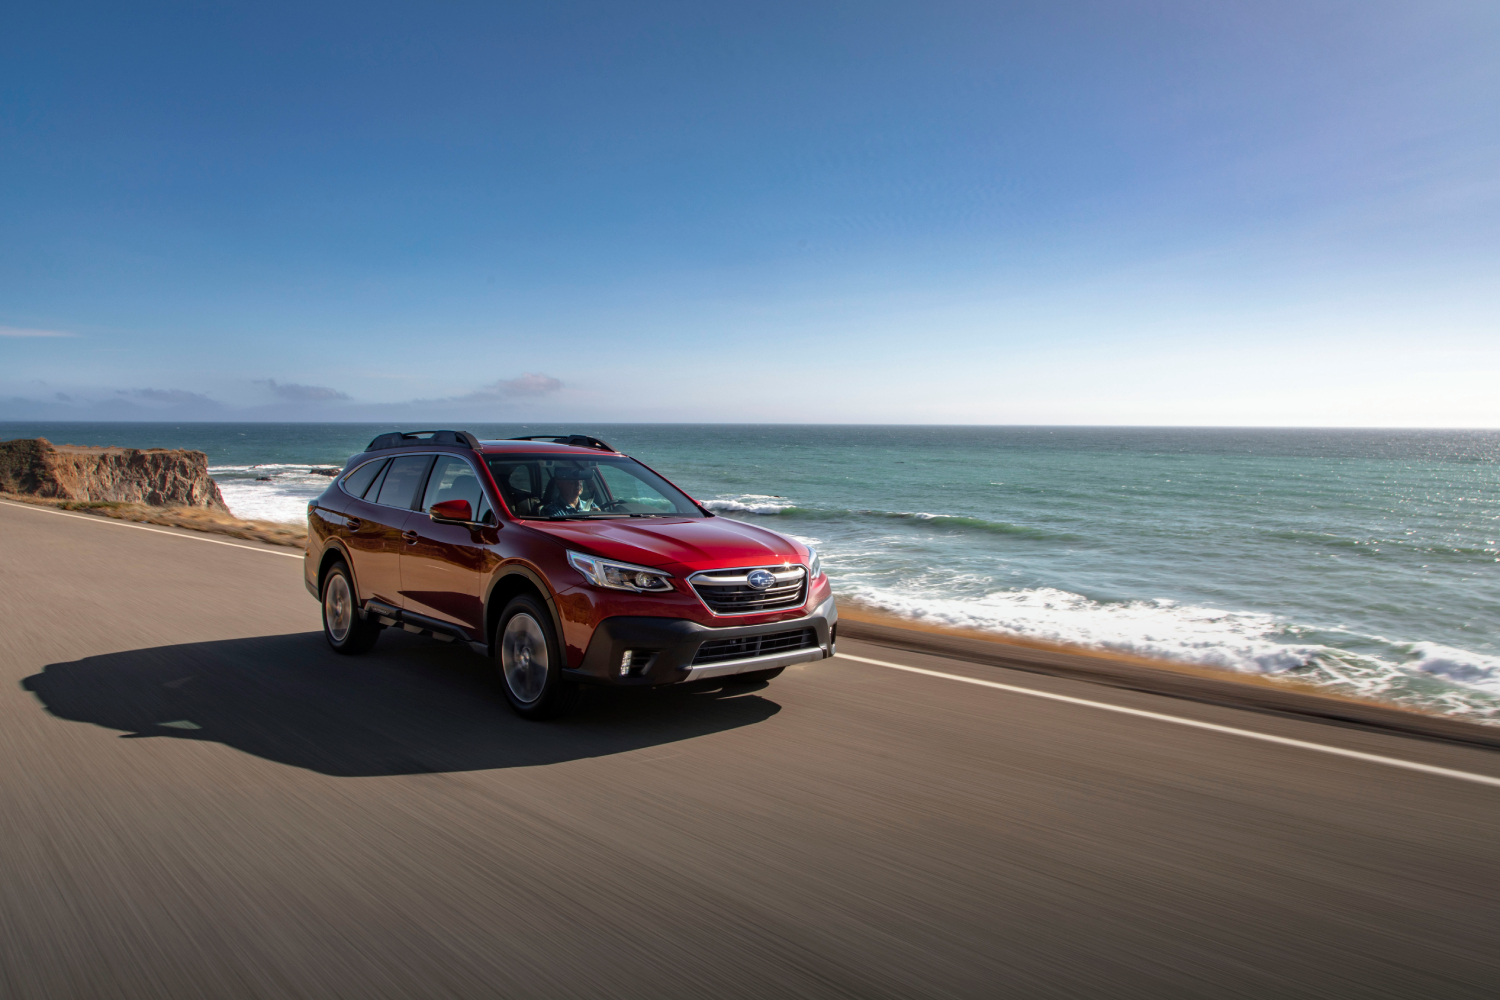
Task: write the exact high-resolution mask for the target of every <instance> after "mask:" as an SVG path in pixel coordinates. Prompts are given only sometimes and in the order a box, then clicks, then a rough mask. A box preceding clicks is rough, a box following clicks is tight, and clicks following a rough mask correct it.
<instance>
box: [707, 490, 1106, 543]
mask: <svg viewBox="0 0 1500 1000" xmlns="http://www.w3.org/2000/svg"><path fill="white" fill-rule="evenodd" d="M703 506H705V507H707V508H708V509H709V510H712V511H716V512H718V513H722V514H757V515H762V516H777V517H783V518H803V519H810V520H829V521H836V520H850V519H854V518H880V519H888V520H894V521H905V522H908V523H910V524H915V525H922V526H927V527H933V528H950V529H958V530H970V531H984V532H989V533H992V534H997V535H1013V536H1018V537H1023V538H1035V539H1045V540H1050V541H1080V540H1081V536H1079V535H1074V534H1071V533H1068V532H1061V531H1049V530H1047V529H1045V528H1035V527H1031V526H1028V525H1024V524H1011V523H1010V522H1008V521H991V520H988V519H986V518H982V517H970V516H968V515H965V514H932V513H928V512H926V511H904V510H857V509H843V508H827V507H803V506H800V505H798V504H797V503H795V502H793V501H792V500H790V499H788V498H786V497H771V496H755V495H753V494H745V495H741V496H739V497H735V498H733V499H730V498H722V497H721V498H719V499H715V500H704V501H703Z"/></svg>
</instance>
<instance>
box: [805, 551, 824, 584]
mask: <svg viewBox="0 0 1500 1000" xmlns="http://www.w3.org/2000/svg"><path fill="white" fill-rule="evenodd" d="M821 572H823V557H822V556H820V555H818V550H817V549H815V548H813V547H812V546H811V545H809V546H808V547H807V578H808V579H809V580H816V579H817V578H818V574H819V573H821Z"/></svg>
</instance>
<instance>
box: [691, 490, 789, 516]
mask: <svg viewBox="0 0 1500 1000" xmlns="http://www.w3.org/2000/svg"><path fill="white" fill-rule="evenodd" d="M785 499H786V498H785V497H772V496H757V495H755V494H744V495H741V496H740V497H738V498H737V499H733V500H727V499H720V500H704V501H703V506H705V507H707V508H708V509H709V510H712V511H717V512H720V513H724V514H781V513H785V512H786V511H789V510H792V509H794V507H795V505H794V504H791V503H778V502H777V501H780V500H785Z"/></svg>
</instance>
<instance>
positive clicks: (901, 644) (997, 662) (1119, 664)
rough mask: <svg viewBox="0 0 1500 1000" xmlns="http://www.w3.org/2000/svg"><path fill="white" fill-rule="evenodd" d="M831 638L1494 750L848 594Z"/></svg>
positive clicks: (1455, 724)
mask: <svg viewBox="0 0 1500 1000" xmlns="http://www.w3.org/2000/svg"><path fill="white" fill-rule="evenodd" d="M839 636H840V638H849V639H855V640H858V641H860V642H869V643H873V644H876V645H882V646H891V647H893V648H896V649H902V650H906V651H908V652H915V653H927V654H930V655H934V656H943V657H948V658H952V659H958V660H964V661H966V662H970V663H979V664H983V665H986V666H994V667H1001V668H1004V669H1008V670H1021V671H1025V672H1028V673H1040V674H1048V675H1051V676H1054V677H1067V678H1071V679H1074V680H1083V681H1088V682H1090V683H1094V684H1102V685H1105V686H1107V687H1117V688H1124V689H1127V690H1134V691H1142V692H1146V693H1150V694H1158V695H1166V696H1168V697H1173V698H1183V699H1186V700H1189V701H1199V702H1205V703H1209V704H1215V705H1225V706H1228V707H1232V708H1241V709H1248V710H1251V711H1258V712H1271V713H1275V714H1283V715H1295V716H1300V717H1303V718H1309V717H1311V718H1317V719H1321V720H1323V721H1326V722H1331V723H1336V724H1343V725H1354V726H1359V727H1361V728H1373V729H1379V730H1383V731H1386V732H1393V733H1400V734H1402V735H1406V736H1416V737H1420V738H1423V739H1434V740H1442V741H1446V742H1458V743H1464V744H1468V745H1472V746H1483V747H1487V748H1491V749H1500V726H1488V725H1485V724H1483V723H1479V722H1471V721H1469V720H1467V719H1462V718H1458V717H1455V716H1451V715H1439V714H1437V713H1433V712H1427V711H1423V710H1422V709H1420V708H1416V707H1410V706H1406V705H1400V704H1397V703H1394V702H1389V701H1378V700H1376V699H1373V698H1357V697H1354V696H1351V695H1347V694H1342V693H1339V692H1335V691H1329V690H1327V689H1325V688H1321V687H1318V686H1316V685H1313V684H1308V683H1306V682H1302V681H1298V680H1295V679H1290V678H1276V677H1269V676H1266V675H1264V674H1240V673H1235V672H1233V671H1229V670H1223V669H1220V668H1215V667H1206V666H1200V665H1197V664H1193V663H1187V662H1183V661H1177V660H1158V659H1152V658H1149V657H1144V656H1137V655H1134V654H1131V653H1118V652H1114V651H1112V650H1105V649H1096V648H1091V647H1086V646H1069V645H1064V644H1062V643H1048V642H1043V641H1039V640H1034V639H1023V638H1020V637H1013V636H1006V635H1000V634H997V633H990V632H983V631H980V630H978V629H964V628H956V627H952V626H944V625H931V624H928V623H925V622H920V621H913V620H911V619H908V618H902V617H901V616H899V615H895V614H892V613H890V612H888V611H883V610H881V609H879V608H871V607H868V606H866V605H862V604H860V603H859V602H857V601H852V600H848V599H841V600H840V602H839Z"/></svg>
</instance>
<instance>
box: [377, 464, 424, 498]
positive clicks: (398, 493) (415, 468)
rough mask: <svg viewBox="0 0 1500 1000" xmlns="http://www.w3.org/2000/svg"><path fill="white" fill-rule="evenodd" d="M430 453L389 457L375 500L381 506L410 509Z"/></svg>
mask: <svg viewBox="0 0 1500 1000" xmlns="http://www.w3.org/2000/svg"><path fill="white" fill-rule="evenodd" d="M431 461H432V456H431V455H402V456H401V457H400V458H393V459H391V469H390V471H389V472H387V473H386V474H385V482H383V483H381V484H380V496H379V497H377V498H376V500H375V502H376V503H378V504H380V505H381V506H382V507H403V508H405V509H407V510H410V509H411V502H412V501H413V500H415V499H416V498H417V487H419V486H421V485H422V476H423V475H424V474H426V472H427V465H428V463H429V462H431Z"/></svg>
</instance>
